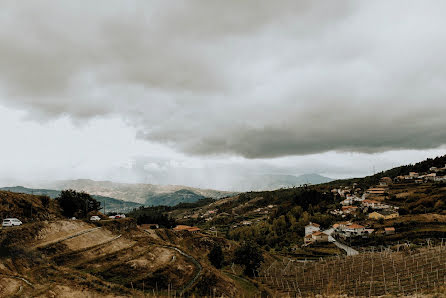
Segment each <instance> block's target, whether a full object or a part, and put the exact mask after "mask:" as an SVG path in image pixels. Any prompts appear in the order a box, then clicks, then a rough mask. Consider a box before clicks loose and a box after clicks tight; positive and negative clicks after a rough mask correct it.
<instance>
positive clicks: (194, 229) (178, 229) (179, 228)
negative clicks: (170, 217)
mask: <svg viewBox="0 0 446 298" xmlns="http://www.w3.org/2000/svg"><path fill="white" fill-rule="evenodd" d="M173 230H174V231H175V232H181V231H188V232H190V233H193V234H195V233H198V232H200V228H197V227H191V226H185V225H178V226H176V227H175V228H173Z"/></svg>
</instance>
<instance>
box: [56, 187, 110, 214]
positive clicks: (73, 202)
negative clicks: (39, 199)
mask: <svg viewBox="0 0 446 298" xmlns="http://www.w3.org/2000/svg"><path fill="white" fill-rule="evenodd" d="M56 200H57V201H58V202H59V206H60V208H61V209H62V214H63V215H65V216H67V217H72V216H77V217H87V215H88V213H89V212H92V211H98V210H99V209H100V206H101V203H100V202H98V201H96V200H95V199H93V198H92V197H91V196H90V195H89V194H87V193H85V192H77V191H75V190H72V189H68V190H63V191H62V192H61V193H60V195H59V197H57V198H56Z"/></svg>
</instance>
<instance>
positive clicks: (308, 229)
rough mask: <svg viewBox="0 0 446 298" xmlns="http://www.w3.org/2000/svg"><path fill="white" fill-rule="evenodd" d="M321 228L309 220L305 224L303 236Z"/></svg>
mask: <svg viewBox="0 0 446 298" xmlns="http://www.w3.org/2000/svg"><path fill="white" fill-rule="evenodd" d="M320 230H321V226H320V225H318V224H317V223H312V222H310V223H309V224H308V225H307V226H305V236H307V235H311V234H313V233H314V232H319V231H320Z"/></svg>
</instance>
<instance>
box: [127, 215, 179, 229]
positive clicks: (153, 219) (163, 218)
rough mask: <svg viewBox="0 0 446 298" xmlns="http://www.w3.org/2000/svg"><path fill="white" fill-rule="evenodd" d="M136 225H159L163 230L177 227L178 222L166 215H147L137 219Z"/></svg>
mask: <svg viewBox="0 0 446 298" xmlns="http://www.w3.org/2000/svg"><path fill="white" fill-rule="evenodd" d="M136 223H137V224H138V225H142V224H158V225H159V226H160V227H163V228H168V229H170V228H173V227H175V226H176V222H175V220H174V219H173V218H170V217H169V216H167V215H166V214H159V213H145V214H141V215H139V216H137V217H136Z"/></svg>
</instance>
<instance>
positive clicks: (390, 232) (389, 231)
mask: <svg viewBox="0 0 446 298" xmlns="http://www.w3.org/2000/svg"><path fill="white" fill-rule="evenodd" d="M384 232H385V233H386V235H393V234H395V228H394V227H388V228H384Z"/></svg>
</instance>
